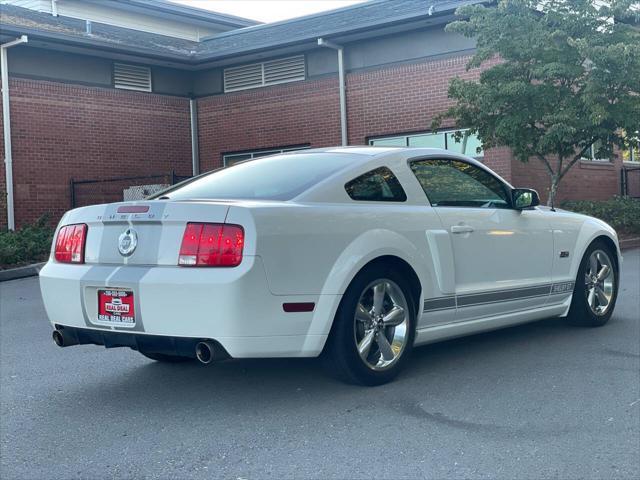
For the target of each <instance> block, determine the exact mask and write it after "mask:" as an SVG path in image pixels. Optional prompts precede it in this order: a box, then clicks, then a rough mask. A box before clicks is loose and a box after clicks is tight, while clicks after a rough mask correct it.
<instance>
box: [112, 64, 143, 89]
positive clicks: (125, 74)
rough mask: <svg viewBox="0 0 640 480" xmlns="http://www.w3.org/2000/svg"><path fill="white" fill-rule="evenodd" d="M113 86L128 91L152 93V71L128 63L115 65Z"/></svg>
mask: <svg viewBox="0 0 640 480" xmlns="http://www.w3.org/2000/svg"><path fill="white" fill-rule="evenodd" d="M113 85H114V86H115V87H116V88H124V89H126V90H138V91H141V92H150V91H151V69H150V68H149V67H142V66H139V65H128V64H126V63H114V64H113Z"/></svg>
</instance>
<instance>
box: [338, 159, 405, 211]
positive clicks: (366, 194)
mask: <svg viewBox="0 0 640 480" xmlns="http://www.w3.org/2000/svg"><path fill="white" fill-rule="evenodd" d="M344 188H345V190H346V191H347V194H348V195H349V196H350V197H351V198H352V199H353V200H359V201H364V202H405V201H406V200H407V195H406V194H405V193H404V190H403V189H402V185H400V182H399V181H398V179H397V178H396V176H395V175H394V174H393V172H392V171H391V170H389V169H388V168H387V167H380V168H376V169H375V170H371V171H370V172H367V173H365V174H364V175H360V176H359V177H358V178H355V179H353V180H351V181H350V182H349V183H347V184H346V185H345V186H344Z"/></svg>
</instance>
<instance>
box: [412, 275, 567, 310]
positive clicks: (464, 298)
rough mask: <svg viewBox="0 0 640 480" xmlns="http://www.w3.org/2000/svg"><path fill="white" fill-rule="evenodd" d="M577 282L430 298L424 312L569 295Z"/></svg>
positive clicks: (425, 302) (426, 301)
mask: <svg viewBox="0 0 640 480" xmlns="http://www.w3.org/2000/svg"><path fill="white" fill-rule="evenodd" d="M574 284H575V282H557V283H553V284H551V283H546V284H543V285H536V286H533V287H522V288H512V289H508V290H500V291H491V292H482V293H469V294H466V295H458V296H446V297H436V298H429V299H426V300H425V301H424V310H423V311H424V312H433V311H436V310H448V309H452V308H456V306H457V307H458V308H463V307H471V306H475V305H484V304H489V303H499V302H508V301H513V300H521V299H525V298H536V297H546V296H549V295H560V294H562V295H568V294H571V293H572V292H573V286H574Z"/></svg>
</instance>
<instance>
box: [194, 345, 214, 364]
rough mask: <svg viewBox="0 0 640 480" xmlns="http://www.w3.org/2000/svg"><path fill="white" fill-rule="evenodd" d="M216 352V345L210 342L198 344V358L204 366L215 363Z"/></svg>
mask: <svg viewBox="0 0 640 480" xmlns="http://www.w3.org/2000/svg"><path fill="white" fill-rule="evenodd" d="M215 351H216V348H215V345H214V344H213V342H210V341H209V340H205V341H204V342H198V343H196V358H197V359H198V361H199V362H200V363H202V364H203V365H209V364H210V363H211V362H213V357H214V355H215Z"/></svg>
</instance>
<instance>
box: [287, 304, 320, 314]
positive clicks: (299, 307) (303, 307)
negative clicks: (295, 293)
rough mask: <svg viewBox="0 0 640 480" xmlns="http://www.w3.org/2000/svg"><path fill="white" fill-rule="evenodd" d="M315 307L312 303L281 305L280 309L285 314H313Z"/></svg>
mask: <svg viewBox="0 0 640 480" xmlns="http://www.w3.org/2000/svg"><path fill="white" fill-rule="evenodd" d="M315 306H316V304H315V303H313V302H295V303H283V304H282V309H283V310H284V311H285V312H287V313H299V312H313V309H314V308H315Z"/></svg>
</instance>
